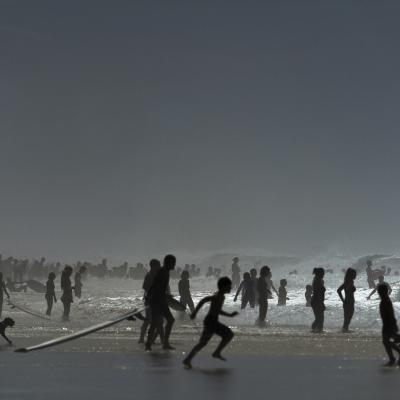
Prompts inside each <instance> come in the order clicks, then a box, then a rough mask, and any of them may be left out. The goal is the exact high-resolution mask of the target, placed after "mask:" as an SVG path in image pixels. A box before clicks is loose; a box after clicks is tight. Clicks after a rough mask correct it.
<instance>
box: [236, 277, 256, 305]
mask: <svg viewBox="0 0 400 400" xmlns="http://www.w3.org/2000/svg"><path fill="white" fill-rule="evenodd" d="M240 293H242V304H241V306H240V308H241V309H242V310H244V309H245V308H246V306H247V304H250V307H251V308H254V307H255V304H256V296H255V293H254V284H253V281H252V280H251V276H250V274H249V273H248V272H245V273H244V274H243V280H242V282H240V285H239V287H238V290H237V291H236V295H235V298H234V299H233V301H236V300H237V298H238V296H239V294H240Z"/></svg>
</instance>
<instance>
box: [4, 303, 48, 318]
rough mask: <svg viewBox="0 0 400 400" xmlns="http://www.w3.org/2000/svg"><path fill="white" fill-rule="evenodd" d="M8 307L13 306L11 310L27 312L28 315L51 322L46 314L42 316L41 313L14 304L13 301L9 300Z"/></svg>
mask: <svg viewBox="0 0 400 400" xmlns="http://www.w3.org/2000/svg"><path fill="white" fill-rule="evenodd" d="M8 305H9V306H11V308H16V309H17V310H20V311H22V312H25V313H27V314H30V315H33V316H35V317H38V318H42V319H47V320H48V321H50V317H49V316H47V315H45V314H42V313H40V312H39V311H35V310H31V309H30V308H28V307H25V306H21V305H20V304H18V303H14V302H13V301H12V300H8Z"/></svg>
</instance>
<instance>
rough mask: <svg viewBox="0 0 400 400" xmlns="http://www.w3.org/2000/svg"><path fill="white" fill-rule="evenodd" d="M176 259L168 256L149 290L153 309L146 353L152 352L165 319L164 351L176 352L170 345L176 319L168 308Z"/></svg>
mask: <svg viewBox="0 0 400 400" xmlns="http://www.w3.org/2000/svg"><path fill="white" fill-rule="evenodd" d="M175 265H176V258H175V256H173V255H172V254H168V255H167V256H165V258H164V263H163V266H162V268H160V269H159V270H158V271H157V273H156V274H155V276H154V279H153V283H152V285H151V287H150V290H149V296H150V297H149V304H150V309H151V323H150V328H149V333H148V335H147V342H146V347H145V349H146V351H151V345H152V344H153V342H154V339H155V334H156V331H157V330H158V331H159V332H160V331H161V330H162V326H163V322H164V319H165V320H166V321H167V323H166V325H165V331H164V341H163V349H164V350H174V348H173V347H172V346H171V345H170V343H169V337H170V335H171V331H172V326H173V324H174V322H175V318H174V317H173V316H172V314H171V311H170V309H169V306H168V298H167V296H168V290H169V272H170V271H171V270H173V269H174V268H175Z"/></svg>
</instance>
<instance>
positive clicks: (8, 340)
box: [1, 332, 12, 344]
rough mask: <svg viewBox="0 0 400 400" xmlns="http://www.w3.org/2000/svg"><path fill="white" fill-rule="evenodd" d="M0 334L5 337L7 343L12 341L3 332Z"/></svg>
mask: <svg viewBox="0 0 400 400" xmlns="http://www.w3.org/2000/svg"><path fill="white" fill-rule="evenodd" d="M1 336H3V338H4V339H6V340H7V342H8V343H10V344H11V343H12V341H11V340H10V339H9V338H8V337H7V336H6V334H5V333H4V332H3V333H2V334H1Z"/></svg>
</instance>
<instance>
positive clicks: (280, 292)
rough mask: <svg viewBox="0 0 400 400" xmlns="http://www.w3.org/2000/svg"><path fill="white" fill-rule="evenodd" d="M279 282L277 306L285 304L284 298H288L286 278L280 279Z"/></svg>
mask: <svg viewBox="0 0 400 400" xmlns="http://www.w3.org/2000/svg"><path fill="white" fill-rule="evenodd" d="M279 283H280V286H279V289H278V306H286V300H289V297H287V290H286V285H287V280H286V279H281V280H280V282H279Z"/></svg>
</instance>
